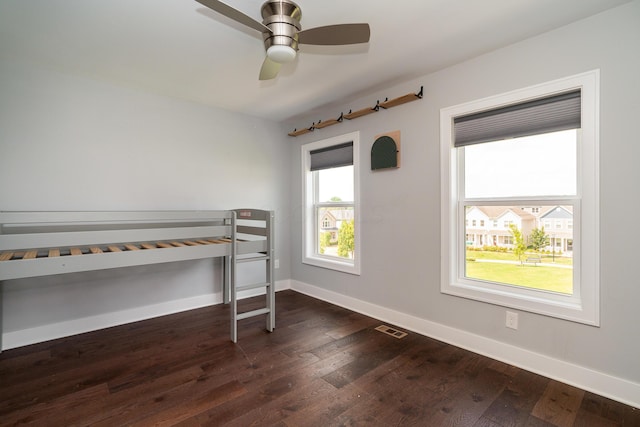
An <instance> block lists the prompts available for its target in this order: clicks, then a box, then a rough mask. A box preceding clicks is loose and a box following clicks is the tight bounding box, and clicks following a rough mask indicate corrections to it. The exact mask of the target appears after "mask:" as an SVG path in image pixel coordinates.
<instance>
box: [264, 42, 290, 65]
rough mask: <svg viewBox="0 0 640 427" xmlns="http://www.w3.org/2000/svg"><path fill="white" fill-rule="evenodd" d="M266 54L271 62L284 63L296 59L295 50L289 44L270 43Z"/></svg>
mask: <svg viewBox="0 0 640 427" xmlns="http://www.w3.org/2000/svg"><path fill="white" fill-rule="evenodd" d="M267 56H268V57H269V59H270V60H272V61H273V62H277V63H279V64H286V63H287V62H291V61H293V60H294V59H296V50H295V49H294V48H292V47H290V46H284V45H279V44H277V45H272V46H269V48H268V49H267Z"/></svg>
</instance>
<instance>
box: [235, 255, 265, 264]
mask: <svg viewBox="0 0 640 427" xmlns="http://www.w3.org/2000/svg"><path fill="white" fill-rule="evenodd" d="M266 259H269V257H268V256H267V255H259V256H253V257H250V258H237V259H236V262H237V263H241V262H253V261H263V260H266Z"/></svg>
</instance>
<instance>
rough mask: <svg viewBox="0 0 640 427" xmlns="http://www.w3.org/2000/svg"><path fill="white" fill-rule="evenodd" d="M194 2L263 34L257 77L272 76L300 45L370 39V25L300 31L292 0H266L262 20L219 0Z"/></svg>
mask: <svg viewBox="0 0 640 427" xmlns="http://www.w3.org/2000/svg"><path fill="white" fill-rule="evenodd" d="M196 1H197V2H198V3H200V4H202V5H204V6H206V7H208V8H210V9H212V10H214V11H216V12H218V13H220V14H222V15H224V16H226V17H228V18H230V19H233V20H234V21H236V22H239V23H240V24H243V25H246V26H247V27H249V28H253V29H254V30H257V31H260V32H261V33H262V38H263V40H264V47H265V49H266V51H267V56H266V57H265V59H264V62H263V63H262V68H261V69H260V80H270V79H274V78H275V77H276V76H277V75H278V71H280V67H281V65H282V64H285V63H287V62H291V61H293V60H294V59H295V58H296V54H297V51H298V45H300V44H311V45H332V46H335V45H346V44H357V43H367V42H368V41H369V35H370V30H369V24H338V25H327V26H324V27H316V28H309V29H308V30H303V29H302V27H301V25H300V19H301V18H302V10H301V9H300V6H298V5H297V4H295V3H294V2H292V1H291V0H267V1H266V2H265V3H264V4H263V5H262V8H261V14H262V18H263V20H262V23H260V22H258V21H256V20H255V19H253V18H251V17H250V16H247V15H245V14H244V13H242V12H240V11H239V10H237V9H234V8H233V7H231V6H229V5H227V4H225V3H223V2H221V1H218V0H196Z"/></svg>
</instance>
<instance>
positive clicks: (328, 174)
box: [314, 166, 353, 203]
mask: <svg viewBox="0 0 640 427" xmlns="http://www.w3.org/2000/svg"><path fill="white" fill-rule="evenodd" d="M314 173H317V174H318V193H319V194H318V202H320V203H323V202H353V166H343V167H339V168H332V169H322V170H319V171H316V172H314Z"/></svg>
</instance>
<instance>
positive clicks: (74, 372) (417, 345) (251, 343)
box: [0, 291, 640, 426]
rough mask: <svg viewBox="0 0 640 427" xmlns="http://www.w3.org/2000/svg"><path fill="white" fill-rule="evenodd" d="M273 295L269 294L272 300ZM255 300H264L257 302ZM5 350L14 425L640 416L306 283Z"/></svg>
mask: <svg viewBox="0 0 640 427" xmlns="http://www.w3.org/2000/svg"><path fill="white" fill-rule="evenodd" d="M260 300H262V298H260ZM242 304H243V305H245V306H247V307H249V306H253V305H255V304H256V300H245V301H242ZM277 309H278V311H277V321H276V330H275V331H274V332H273V333H268V332H265V331H264V330H263V328H264V320H263V319H262V317H260V318H257V319H253V320H245V321H242V322H241V327H240V332H239V337H240V338H239V343H238V344H235V345H234V344H233V343H231V342H230V341H229V331H228V329H229V320H228V308H227V307H226V306H223V305H218V306H215V307H208V308H204V309H199V310H193V311H190V312H185V313H179V314H175V315H171V316H165V317H162V318H157V319H152V320H147V321H143V322H138V323H133V324H129V325H124V326H119V327H115V328H110V329H106V330H101V331H96V332H92V333H88V334H83V335H78V336H74V337H70V338H64V339H59V340H55V341H51V342H47V343H42V344H36V345H33V346H28V347H22V348H18V349H13V350H8V351H5V352H3V353H2V354H0V424H1V425H3V426H4V425H42V426H71V425H97V426H121V425H139V426H149V425H179V426H220V425H231V426H233V425H235V426H250V425H257V426H270V425H275V426H334V425H335V426H339V425H344V426H356V425H363V426H394V425H419V426H640V411H639V410H635V409H633V408H631V407H629V406H626V405H623V404H621V403H618V402H615V401H612V400H609V399H606V398H603V397H600V396H597V395H594V394H592V393H589V392H586V391H583V390H580V389H577V388H575V387H571V386H568V385H565V384H562V383H559V382H556V381H553V380H550V379H548V378H545V377H542V376H539V375H535V374H532V373H530V372H527V371H523V370H521V369H518V368H515V367H513V366H509V365H506V364H504V363H500V362H497V361H494V360H492V359H489V358H486V357H483V356H479V355H477V354H474V353H471V352H469V351H465V350H462V349H460V348H457V347H454V346H451V345H447V344H444V343H442V342H439V341H435V340H433V339H430V338H426V337H423V336H420V335H417V334H414V333H409V334H408V336H406V337H405V338H402V339H397V338H394V337H391V336H389V335H386V334H384V333H382V332H379V331H376V330H375V329H374V328H375V327H376V326H379V325H380V324H381V322H380V321H377V320H375V319H372V318H369V317H366V316H362V315H360V314H356V313H353V312H350V311H348V310H345V309H343V308H340V307H336V306H334V305H331V304H328V303H325V302H322V301H318V300H315V299H313V298H309V297H307V296H304V295H301V294H298V293H296V292H294V291H284V292H280V293H278V295H277Z"/></svg>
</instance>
